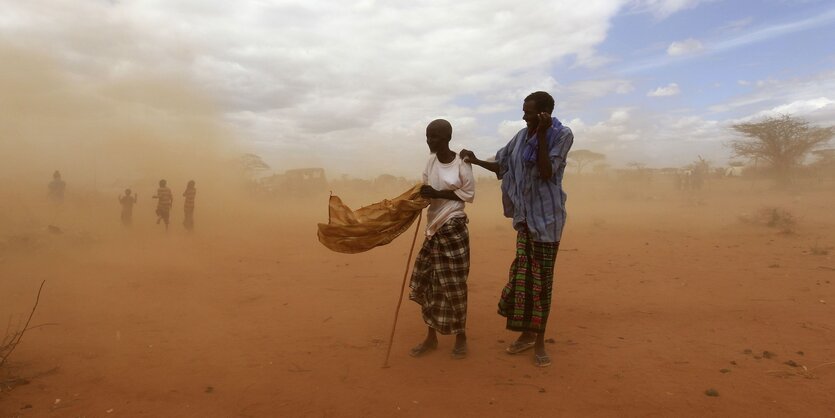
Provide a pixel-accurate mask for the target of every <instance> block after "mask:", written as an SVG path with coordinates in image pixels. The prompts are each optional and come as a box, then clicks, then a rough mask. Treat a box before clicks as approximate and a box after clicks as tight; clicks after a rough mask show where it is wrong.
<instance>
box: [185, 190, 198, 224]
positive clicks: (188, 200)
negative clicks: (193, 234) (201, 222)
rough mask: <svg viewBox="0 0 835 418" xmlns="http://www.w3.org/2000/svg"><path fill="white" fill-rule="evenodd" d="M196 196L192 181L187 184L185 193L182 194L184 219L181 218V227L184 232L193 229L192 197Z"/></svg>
mask: <svg viewBox="0 0 835 418" xmlns="http://www.w3.org/2000/svg"><path fill="white" fill-rule="evenodd" d="M196 195H197V189H196V188H195V187H194V180H191V181H189V182H188V185H187V186H186V191H184V192H183V197H185V202H184V203H183V211H184V213H185V217H184V218H183V226H184V227H185V228H186V230H188V231H191V230H193V229H194V197H195V196H196Z"/></svg>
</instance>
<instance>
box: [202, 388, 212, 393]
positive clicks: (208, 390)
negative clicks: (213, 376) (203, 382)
mask: <svg viewBox="0 0 835 418" xmlns="http://www.w3.org/2000/svg"><path fill="white" fill-rule="evenodd" d="M214 391H215V388H213V387H211V386H206V390H204V391H203V392H205V393H212V392H214Z"/></svg>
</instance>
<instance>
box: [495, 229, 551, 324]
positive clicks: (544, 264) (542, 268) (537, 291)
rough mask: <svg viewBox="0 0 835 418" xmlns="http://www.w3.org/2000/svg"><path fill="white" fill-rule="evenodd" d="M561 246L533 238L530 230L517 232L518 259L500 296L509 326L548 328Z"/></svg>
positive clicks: (500, 304) (501, 309) (514, 261)
mask: <svg viewBox="0 0 835 418" xmlns="http://www.w3.org/2000/svg"><path fill="white" fill-rule="evenodd" d="M559 247H560V243H559V242H536V241H533V240H531V238H530V234H529V233H528V231H527V230H525V231H520V232H519V233H518V234H517V236H516V259H515V260H513V264H511V265H510V278H509V280H508V282H507V284H506V285H505V287H504V289H502V296H501V299H499V315H501V316H504V317H506V318H507V326H506V327H507V329H509V330H512V331H529V332H535V333H541V332H544V331H545V326H546V325H547V323H548V314H549V313H550V312H551V291H552V289H553V285H554V264H555V262H556V260H557V250H558V249H559Z"/></svg>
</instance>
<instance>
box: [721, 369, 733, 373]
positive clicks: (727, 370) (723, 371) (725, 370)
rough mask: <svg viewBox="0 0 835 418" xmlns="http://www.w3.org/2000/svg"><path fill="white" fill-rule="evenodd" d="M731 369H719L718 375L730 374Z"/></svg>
mask: <svg viewBox="0 0 835 418" xmlns="http://www.w3.org/2000/svg"><path fill="white" fill-rule="evenodd" d="M730 372H731V369H719V373H730Z"/></svg>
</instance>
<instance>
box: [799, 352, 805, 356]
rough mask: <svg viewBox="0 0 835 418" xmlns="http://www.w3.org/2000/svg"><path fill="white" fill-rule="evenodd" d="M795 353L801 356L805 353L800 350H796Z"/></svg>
mask: <svg viewBox="0 0 835 418" xmlns="http://www.w3.org/2000/svg"><path fill="white" fill-rule="evenodd" d="M797 354H799V355H801V356H802V355H805V354H806V353H804V352H802V351H798V352H797Z"/></svg>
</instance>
